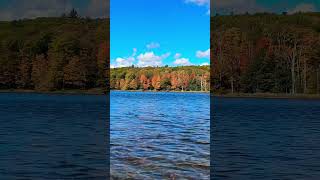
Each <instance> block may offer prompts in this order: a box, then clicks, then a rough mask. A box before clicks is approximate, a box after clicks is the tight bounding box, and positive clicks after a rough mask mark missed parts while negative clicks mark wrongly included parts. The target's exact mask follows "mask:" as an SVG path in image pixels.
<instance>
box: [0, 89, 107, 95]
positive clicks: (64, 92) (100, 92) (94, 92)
mask: <svg viewBox="0 0 320 180" xmlns="http://www.w3.org/2000/svg"><path fill="white" fill-rule="evenodd" d="M0 93H36V94H62V95H81V94H82V95H105V94H106V93H105V91H104V90H103V89H101V88H94V89H87V90H80V89H70V90H57V91H37V90H32V89H3V90H0Z"/></svg>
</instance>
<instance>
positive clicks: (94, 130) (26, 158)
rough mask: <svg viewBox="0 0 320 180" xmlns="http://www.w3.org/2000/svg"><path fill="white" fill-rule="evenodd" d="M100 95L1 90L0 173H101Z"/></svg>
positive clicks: (103, 158) (103, 118) (103, 109)
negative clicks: (21, 92)
mask: <svg viewBox="0 0 320 180" xmlns="http://www.w3.org/2000/svg"><path fill="white" fill-rule="evenodd" d="M106 108H107V103H106V97H105V96H89V95H47V94H20V93H19V94H16V93H9V94H4V93H0V136H1V138H0V179H106V177H107V175H108V168H107V165H108V162H107V155H106V152H107V151H106V147H107V144H106V140H105V139H106V134H107V131H106V130H105V127H106V117H107V114H106V113H107V112H106Z"/></svg>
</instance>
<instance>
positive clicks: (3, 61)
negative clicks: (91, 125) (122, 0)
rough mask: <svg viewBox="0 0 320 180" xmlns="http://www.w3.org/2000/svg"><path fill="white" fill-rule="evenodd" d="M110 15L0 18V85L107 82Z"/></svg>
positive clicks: (58, 86) (43, 87)
mask: <svg viewBox="0 0 320 180" xmlns="http://www.w3.org/2000/svg"><path fill="white" fill-rule="evenodd" d="M109 38H110V37H109V19H108V18H107V19H91V18H82V17H79V16H78V15H77V12H76V11H74V10H72V11H71V12H70V13H69V14H67V15H66V14H64V15H63V16H61V17H51V18H47V17H44V18H36V19H23V20H15V21H10V22H8V21H1V22H0V89H28V90H36V91H55V90H63V89H90V88H105V87H106V85H108V83H107V81H106V79H107V76H108V72H109V71H108V69H109V63H108V59H109Z"/></svg>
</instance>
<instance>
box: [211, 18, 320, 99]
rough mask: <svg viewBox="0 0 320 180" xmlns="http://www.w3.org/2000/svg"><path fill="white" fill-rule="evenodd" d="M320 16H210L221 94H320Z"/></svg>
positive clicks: (215, 76)
mask: <svg viewBox="0 0 320 180" xmlns="http://www.w3.org/2000/svg"><path fill="white" fill-rule="evenodd" d="M319 22H320V13H296V14H292V15H287V14H285V13H284V14H282V15H280V14H268V13H262V14H254V15H249V14H244V15H216V16H213V17H211V51H212V53H211V54H212V55H211V64H212V74H211V75H212V77H211V80H212V84H211V85H212V89H213V90H214V92H216V93H239V92H241V93H259V92H262V93H292V94H295V93H320V48H319V47H320V23H319Z"/></svg>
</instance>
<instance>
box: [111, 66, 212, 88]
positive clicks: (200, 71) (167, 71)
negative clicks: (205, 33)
mask: <svg viewBox="0 0 320 180" xmlns="http://www.w3.org/2000/svg"><path fill="white" fill-rule="evenodd" d="M110 88H111V89H113V90H153V91H209V90H210V67H209V66H185V67H146V68H139V67H126V68H114V69H111V72H110Z"/></svg>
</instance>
